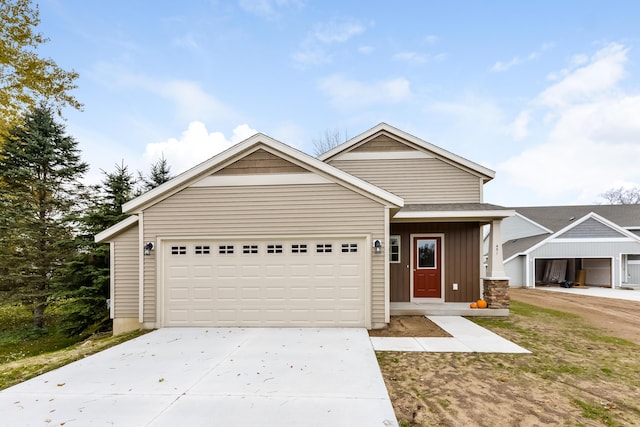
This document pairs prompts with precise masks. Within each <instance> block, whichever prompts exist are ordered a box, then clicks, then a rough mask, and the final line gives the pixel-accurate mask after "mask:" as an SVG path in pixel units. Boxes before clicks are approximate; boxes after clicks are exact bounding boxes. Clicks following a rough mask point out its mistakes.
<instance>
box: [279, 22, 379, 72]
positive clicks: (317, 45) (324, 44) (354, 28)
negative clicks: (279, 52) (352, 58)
mask: <svg viewBox="0 0 640 427" xmlns="http://www.w3.org/2000/svg"><path fill="white" fill-rule="evenodd" d="M366 29H367V25H365V24H363V23H361V22H360V21H357V20H352V19H341V20H332V21H328V22H320V23H317V24H315V25H314V26H313V29H312V30H311V31H310V32H309V34H308V35H307V37H306V38H305V39H304V40H303V41H302V43H301V44H300V50H299V51H298V52H295V53H294V54H293V55H291V57H292V58H293V60H294V61H295V62H296V63H298V65H301V66H310V65H318V64H323V63H329V62H331V60H332V55H331V54H330V53H329V52H327V49H328V47H329V46H330V45H335V44H342V43H345V42H347V41H349V40H350V39H351V38H353V37H355V36H357V35H360V34H362V33H364V32H365V31H366ZM360 52H361V53H363V52H362V51H360Z"/></svg>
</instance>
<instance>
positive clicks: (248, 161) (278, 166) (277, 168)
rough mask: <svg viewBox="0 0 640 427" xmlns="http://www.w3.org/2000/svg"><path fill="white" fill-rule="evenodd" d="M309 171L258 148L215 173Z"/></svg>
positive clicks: (239, 173) (241, 173)
mask: <svg viewBox="0 0 640 427" xmlns="http://www.w3.org/2000/svg"><path fill="white" fill-rule="evenodd" d="M300 172H308V171H307V170H306V169H303V168H301V167H300V166H298V165H294V164H293V163H291V162H288V161H286V160H284V159H281V158H280V157H278V156H275V155H273V154H271V153H269V152H268V151H265V150H257V151H255V152H254V153H251V154H249V155H247V156H245V157H243V158H242V159H240V160H238V161H236V162H233V163H231V164H230V165H228V166H226V167H225V168H224V169H222V170H220V171H218V172H216V173H215V174H214V175H243V174H260V173H300Z"/></svg>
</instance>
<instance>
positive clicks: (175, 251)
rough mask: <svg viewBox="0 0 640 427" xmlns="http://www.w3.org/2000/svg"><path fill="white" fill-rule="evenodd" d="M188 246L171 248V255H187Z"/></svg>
mask: <svg viewBox="0 0 640 427" xmlns="http://www.w3.org/2000/svg"><path fill="white" fill-rule="evenodd" d="M186 254H187V247H186V246H171V255H186Z"/></svg>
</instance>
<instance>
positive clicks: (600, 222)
mask: <svg viewBox="0 0 640 427" xmlns="http://www.w3.org/2000/svg"><path fill="white" fill-rule="evenodd" d="M513 209H515V211H516V215H515V216H513V217H510V218H507V219H506V220H505V221H503V223H502V238H503V253H504V258H505V262H504V263H505V272H506V274H507V276H508V277H509V278H510V285H511V286H514V287H522V286H524V287H535V286H536V284H543V283H545V284H546V283H558V282H562V281H570V282H578V283H579V282H584V283H579V284H582V285H594V286H610V287H613V288H619V287H640V205H588V206H540V207H520V208H513Z"/></svg>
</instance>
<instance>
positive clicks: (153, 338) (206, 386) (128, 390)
mask: <svg viewBox="0 0 640 427" xmlns="http://www.w3.org/2000/svg"><path fill="white" fill-rule="evenodd" d="M0 425H2V426H21V427H22V426H62V425H64V426H65V427H72V426H83V427H84V426H127V427H128V426H153V427H157V426H171V427H173V426H305V427H306V426H380V427H385V426H397V425H398V423H397V421H396V419H395V415H394V412H393V408H392V406H391V401H390V399H389V395H388V393H387V389H386V387H385V384H384V380H383V379H382V374H381V373H380V368H379V367H378V362H377V360H376V357H375V353H374V352H373V348H372V346H371V342H370V341H369V336H368V333H367V331H366V330H365V329H355V328H351V329H339V328H327V329H277V328H252V329H240V328H238V329H231V328H209V329H205V328H171V329H160V330H157V331H154V332H151V333H149V334H146V335H144V336H141V337H138V338H136V339H133V340H131V341H127V342H125V343H123V344H120V345H118V346H116V347H112V348H110V349H107V350H105V351H102V352H100V353H97V354H95V355H93V356H89V357H87V358H85V359H82V360H80V361H77V362H74V363H71V364H69V365H66V366H64V367H62V368H60V369H56V370H55V371H51V372H48V373H46V374H43V375H41V376H39V377H36V378H33V379H31V380H29V381H26V382H24V383H22V384H18V385H16V386H14V387H10V388H8V389H6V390H3V391H0Z"/></svg>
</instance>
